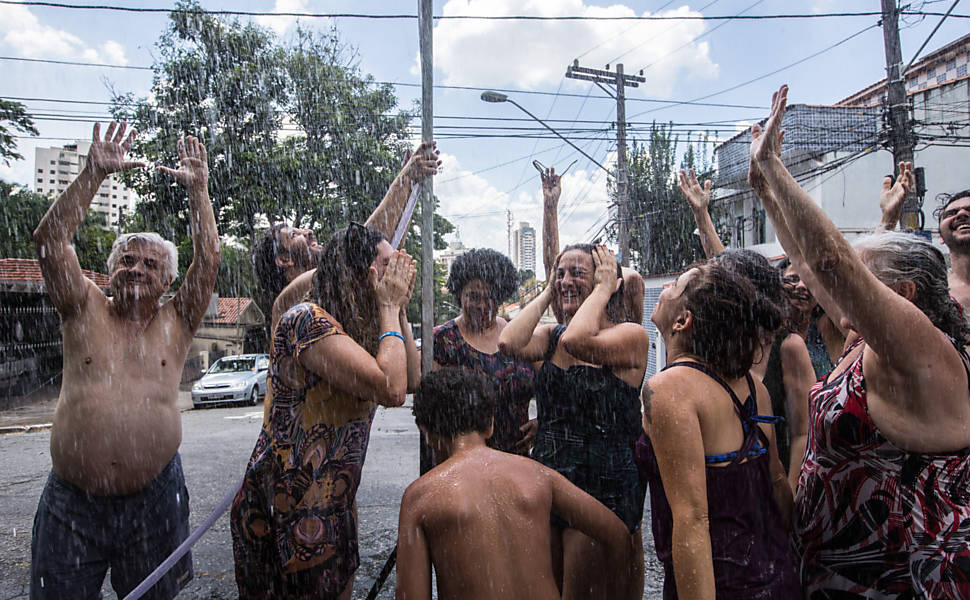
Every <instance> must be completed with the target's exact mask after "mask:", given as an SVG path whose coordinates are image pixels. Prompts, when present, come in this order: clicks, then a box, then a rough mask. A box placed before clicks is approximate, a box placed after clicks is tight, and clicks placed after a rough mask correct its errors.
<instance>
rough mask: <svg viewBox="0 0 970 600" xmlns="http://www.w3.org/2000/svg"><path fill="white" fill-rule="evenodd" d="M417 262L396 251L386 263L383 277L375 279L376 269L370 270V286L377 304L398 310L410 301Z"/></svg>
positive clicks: (402, 252) (405, 253)
mask: <svg viewBox="0 0 970 600" xmlns="http://www.w3.org/2000/svg"><path fill="white" fill-rule="evenodd" d="M417 273H418V267H417V261H415V260H413V259H412V258H411V256H410V255H409V254H408V253H407V252H404V251H403V250H397V251H395V252H394V254H393V255H391V260H390V261H388V263H387V268H386V269H385V270H384V276H383V277H381V278H380V280H378V279H377V269H375V268H374V267H371V268H370V279H371V285H373V286H374V292H375V293H376V294H377V301H378V303H379V304H382V305H386V306H391V307H394V308H395V309H399V308H401V307H402V306H404V305H405V304H407V303H408V300H410V299H411V292H412V291H413V289H414V280H415V277H417Z"/></svg>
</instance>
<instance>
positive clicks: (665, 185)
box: [610, 123, 727, 275]
mask: <svg viewBox="0 0 970 600" xmlns="http://www.w3.org/2000/svg"><path fill="white" fill-rule="evenodd" d="M678 141H679V140H678V138H677V136H675V135H674V134H673V129H672V126H671V125H663V124H660V125H658V124H657V123H653V124H652V125H651V127H650V133H649V137H648V139H647V141H646V143H645V144H634V145H633V148H632V149H631V150H630V153H629V160H628V165H629V181H630V186H629V199H630V204H629V206H630V209H629V214H630V226H629V232H630V252H631V258H632V260H631V264H632V265H634V266H635V267H636V268H637V269H638V270H639V271H640V272H641V273H643V274H644V275H647V274H660V273H676V272H678V271H681V270H683V268H684V267H686V266H687V265H689V264H691V263H692V262H694V261H696V260H700V259H703V258H704V251H703V248H702V247H701V244H700V238H698V237H697V236H696V235H694V233H693V232H694V229H695V228H696V225H695V223H694V217H693V214H692V213H691V211H690V207H689V206H688V205H687V201H686V200H685V199H684V197H683V196H682V195H681V193H680V190H679V189H677V175H678V172H679V169H678V168H676V164H677V160H676V159H677V146H678ZM680 168H681V169H691V168H693V169H694V170H695V171H697V172H698V178H701V179H703V178H705V177H710V176H711V174H712V171H713V169H712V167H711V164H710V162H709V161H708V160H707V159H706V158H705V157H703V156H698V155H697V153H696V152H695V150H694V146H693V145H692V144H688V146H687V150H686V152H685V153H684V155H683V158H682V160H681V163H680ZM610 184H611V192H612V193H613V195H614V197H615V182H613V181H611V182H610ZM711 217H712V219H714V223H715V226H716V227H717V228H718V230H719V231H722V230H723V229H724V227H723V225H722V226H719V223H720V213H719V212H718V211H717V210H716V209H715V210H714V213H713V214H712V215H711ZM612 234H613V239H615V235H616V231H615V229H614V230H613V231H612ZM722 239H724V238H722ZM725 241H727V240H726V239H725Z"/></svg>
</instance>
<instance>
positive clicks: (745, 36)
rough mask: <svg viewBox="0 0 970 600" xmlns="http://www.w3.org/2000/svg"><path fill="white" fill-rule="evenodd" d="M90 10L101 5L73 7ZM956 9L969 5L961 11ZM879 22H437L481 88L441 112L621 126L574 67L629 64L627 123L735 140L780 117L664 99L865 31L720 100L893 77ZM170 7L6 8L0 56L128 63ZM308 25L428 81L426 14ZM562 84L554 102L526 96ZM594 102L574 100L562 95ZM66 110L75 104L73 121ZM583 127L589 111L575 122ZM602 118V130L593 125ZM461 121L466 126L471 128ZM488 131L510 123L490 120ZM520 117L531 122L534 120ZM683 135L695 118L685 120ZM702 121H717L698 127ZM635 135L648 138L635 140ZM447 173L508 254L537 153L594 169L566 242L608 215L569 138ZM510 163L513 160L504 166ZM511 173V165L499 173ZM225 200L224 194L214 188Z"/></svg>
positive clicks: (1, 86) (55, 131)
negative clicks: (498, 93)
mask: <svg viewBox="0 0 970 600" xmlns="http://www.w3.org/2000/svg"><path fill="white" fill-rule="evenodd" d="M73 3H77V4H101V3H102V2H100V0H98V1H97V2H95V1H92V0H74V2H73ZM115 3H116V4H120V5H124V6H140V7H169V6H171V4H172V3H171V1H170V0H160V1H158V2H156V1H154V0H145V1H144V2H134V1H133V0H116V2H115ZM949 4H950V2H949V1H943V0H936V1H930V2H914V3H913V7H914V8H916V9H919V8H925V10H929V11H934V12H944V11H945V10H946V9H947V8H948V7H949ZM879 5H880V3H879V1H878V0H865V1H860V0H856V1H846V0H843V1H836V0H813V1H805V2H790V1H789V2H786V1H782V0H713V1H712V0H701V1H699V2H693V3H684V2H677V1H675V2H667V1H666V0H649V1H642V2H641V1H629V0H628V1H627V2H626V3H622V4H621V3H613V4H607V3H597V2H596V0H447V1H443V0H436V1H435V3H434V12H435V14H436V15H442V14H445V15H461V14H464V15H550V16H551V15H585V16H590V15H596V16H632V15H646V14H681V15H688V14H704V15H735V14H739V13H742V12H743V13H745V14H778V13H793V12H797V13H824V12H859V11H877V10H879ZM202 6H203V7H204V8H207V9H240V10H253V11H295V12H299V11H307V12H327V13H337V12H353V13H372V14H379V13H395V14H415V13H416V12H417V1H414V2H376V1H371V2H359V1H358V2H348V1H330V2H322V1H315V0H260V1H258V0H235V1H223V0H203V1H202ZM956 12H957V13H960V12H962V11H961V7H958V8H957V11H956ZM877 20H878V18H877V17H852V18H847V17H841V18H825V19H804V20H761V21H738V20H734V21H727V22H725V21H716V20H714V21H660V22H658V21H650V22H643V21H638V22H631V21H578V22H577V21H541V22H536V21H499V20H490V21H482V20H460V21H437V22H436V25H435V50H434V52H435V82H436V83H438V84H446V85H459V86H470V87H473V88H474V89H473V90H444V89H438V90H436V92H435V101H434V102H435V104H434V111H435V115H436V119H437V121H438V124H439V125H455V124H457V123H458V122H457V121H454V120H447V119H444V118H443V117H448V116H452V117H453V116H465V117H469V116H470V117H485V118H496V117H501V118H519V117H524V115H523V114H522V113H520V112H519V111H518V110H517V109H516V108H515V107H514V106H511V105H509V104H486V103H483V102H481V101H480V100H479V93H480V92H479V90H484V89H489V88H503V89H513V90H521V91H522V92H518V93H511V92H510V93H509V95H510V96H511V97H513V98H514V99H515V100H516V101H517V102H519V103H520V104H522V105H523V106H524V107H526V108H527V109H528V110H530V111H531V112H533V113H534V114H536V115H538V116H540V117H542V118H548V119H553V120H560V121H557V122H556V123H555V124H556V125H557V126H561V127H563V128H569V127H578V126H589V127H591V128H597V129H601V128H603V127H604V126H606V125H608V124H609V123H610V122H612V121H613V120H615V103H614V101H613V100H612V99H610V98H608V97H606V96H605V94H604V93H603V92H602V91H601V90H599V89H598V88H596V87H595V86H594V85H593V84H591V83H587V82H579V81H574V80H567V79H565V78H564V77H563V74H564V72H565V69H566V66H567V65H568V64H570V63H571V62H572V61H573V59H575V58H577V57H578V58H579V59H580V63H581V64H582V65H584V66H589V67H594V68H604V67H605V65H606V64H607V63H610V64H611V65H613V64H616V62H623V63H624V65H625V71H626V72H632V71H636V70H639V69H640V68H645V71H644V76H645V77H646V79H647V82H646V84H644V85H642V86H641V87H640V88H637V89H628V91H627V94H628V98H629V99H630V100H629V102H628V104H627V121H629V122H634V123H637V124H640V125H639V127H643V126H644V124H649V122H650V121H652V120H654V119H656V120H658V121H673V122H675V123H679V124H690V123H713V122H718V123H720V124H719V125H717V127H720V128H722V131H721V132H720V133H721V134H722V135H726V132H728V131H733V130H734V129H736V128H740V127H743V126H744V125H745V124H746V123H749V122H751V121H752V120H754V119H758V118H761V117H762V116H764V115H765V114H766V113H767V110H766V109H753V108H725V107H710V106H690V105H678V106H669V105H663V104H657V103H652V102H649V101H647V100H649V99H661V100H691V99H695V98H699V97H702V96H706V95H708V94H712V93H715V92H719V91H721V90H725V89H727V88H730V87H733V86H735V85H737V84H740V83H743V82H746V81H749V80H751V79H754V78H756V77H759V76H762V75H765V74H767V73H770V72H772V71H775V70H776V69H779V68H781V67H784V66H786V65H789V64H791V63H794V62H796V61H799V60H801V59H804V58H806V57H808V56H810V55H812V54H814V53H816V52H819V51H821V50H823V49H825V48H827V47H829V46H831V45H833V44H835V43H836V42H839V41H841V40H843V39H845V38H847V37H849V36H851V35H853V34H855V33H857V32H860V31H862V30H864V29H866V28H867V27H868V28H869V29H868V30H866V31H864V32H862V33H860V34H859V35H857V36H856V37H854V38H852V39H851V40H849V41H847V42H845V43H843V44H841V45H839V46H837V47H835V48H833V49H830V50H827V51H825V52H823V53H822V54H820V55H819V56H817V57H815V58H811V59H809V60H807V61H806V62H804V63H802V64H799V65H798V66H795V67H792V68H790V69H787V70H785V71H782V72H780V73H777V74H775V75H771V76H769V77H766V78H764V79H762V80H760V81H757V82H754V83H751V84H748V85H744V86H741V87H739V88H737V89H735V90H732V91H729V92H726V93H723V94H718V95H716V96H713V97H711V98H708V99H706V100H705V101H706V102H712V103H724V104H737V105H749V106H759V107H765V106H767V104H768V101H769V99H770V95H771V92H772V91H773V90H774V89H777V87H778V86H779V85H780V84H781V83H789V84H790V86H791V92H790V93H789V102H793V103H809V104H832V103H834V102H837V101H838V100H840V99H842V98H844V97H845V96H847V95H849V94H851V93H852V92H854V91H856V90H858V89H861V88H863V87H865V86H866V85H868V84H870V83H873V82H875V81H877V80H878V79H881V78H882V77H883V76H884V73H885V57H884V51H883V38H882V30H881V29H880V28H878V27H871V26H873V25H875V23H876V22H877ZM938 20H939V17H926V18H925V19H922V20H920V19H919V18H915V17H914V18H907V19H906V20H905V21H904V22H902V23H901V26H902V31H901V38H902V48H903V59H904V61H908V60H909V58H911V57H912V55H913V53H914V52H915V51H916V49H917V48H918V47H919V45H920V44H921V43H922V42H923V40H924V39H925V38H926V36H927V35H929V32H930V30H931V29H932V28H933V27H934V26H935V24H936V22H937V21H938ZM166 21H167V17H166V16H165V14H162V13H158V14H151V13H122V12H109V11H94V10H77V9H65V8H54V7H40V6H30V7H27V6H18V5H0V56H7V57H23V58H43V59H54V60H66V61H81V62H97V63H110V64H122V65H131V66H148V65H150V64H151V63H152V60H153V58H152V57H153V52H154V48H153V46H154V44H155V42H156V40H157V39H158V36H159V35H160V33H161V32H162V31H163V30H164V28H165V26H166ZM259 21H260V23H261V24H263V25H265V26H267V27H271V28H273V29H274V30H275V31H276V32H277V33H278V34H279V35H281V36H284V37H285V36H288V35H291V34H292V31H293V27H294V25H295V23H296V21H295V19H292V18H284V17H271V18H261V19H259ZM301 24H302V25H303V26H304V27H308V28H321V29H326V28H329V27H330V26H335V27H336V28H337V30H338V32H339V34H340V36H341V38H342V40H344V41H345V42H347V43H349V44H350V45H351V46H353V47H355V48H356V49H357V52H358V58H359V64H360V67H361V69H362V71H364V72H365V73H370V74H372V75H373V76H374V78H375V79H376V80H378V81H393V82H405V83H419V82H420V72H419V70H418V67H417V57H418V24H417V21H416V20H413V19H400V20H386V21H384V20H381V21H378V20H363V19H350V18H344V19H336V20H330V19H319V18H318V19H303V20H301ZM967 29H968V21H967V20H963V19H952V20H948V21H947V22H945V23H944V24H943V26H942V27H941V29H940V31H938V32H937V33H936V35H935V37H934V38H933V40H932V41H931V42H930V44H929V46H928V47H927V49H926V50H924V52H923V53H924V54H925V53H926V52H929V51H932V50H934V49H936V48H938V47H940V46H942V45H944V44H946V43H948V42H950V41H952V40H954V39H956V38H957V37H959V36H961V35H963V34H964V33H966V31H967ZM150 83H151V72H150V71H138V70H122V69H109V68H100V67H98V68H95V67H80V66H63V65H53V64H43V63H30V62H20V61H11V60H2V59H0V97H3V98H11V97H15V98H45V99H58V100H72V101H77V100H85V101H93V102H98V101H102V102H103V101H107V100H108V99H109V98H110V95H111V93H110V89H112V88H113V89H115V90H117V91H119V92H128V91H130V92H134V93H135V94H136V95H144V94H145V93H146V92H147V91H148V89H149V86H150ZM528 91H532V92H548V93H549V94H547V95H535V94H527V93H523V92H528ZM419 92H420V91H419V89H418V88H411V87H398V88H397V93H398V97H399V99H400V103H401V105H403V106H411V105H412V103H413V102H414V101H415V99H416V98H417V97H418V96H419ZM557 93H558V94H579V95H580V96H581V97H566V96H562V95H558V96H557V95H553V94H557ZM26 104H27V105H28V108H29V110H30V111H31V112H34V113H53V112H55V110H52V109H56V111H57V112H61V113H63V114H64V116H66V117H70V115H71V114H86V115H92V114H105V115H106V114H107V113H106V107H104V106H101V105H96V104H89V105H82V104H67V103H50V102H39V101H28V102H26ZM69 111H74V112H73V113H71V112H69ZM573 121H577V123H576V124H574V123H573ZM578 121H591V122H592V123H585V124H584V123H579V122H578ZM463 124H467V122H466V123H463ZM479 124H481V125H494V124H495V123H488V122H480V123H479ZM520 125H523V126H525V125H527V123H524V122H523V123H521V124H520ZM37 126H38V129H39V130H40V132H41V137H46V138H68V139H74V138H82V139H84V138H87V137H89V136H90V125H89V124H88V123H73V122H71V121H70V120H69V119H68V120H40V119H39V120H37ZM685 128H686V126H685ZM696 129H697V130H698V131H702V130H704V129H705V127H704V126H696ZM598 135H599V138H600V139H599V140H582V141H577V143H578V144H579V145H580V146H582V147H583V149H584V150H585V151H586V152H587V153H589V154H591V155H592V156H593V157H595V158H596V159H597V160H598V161H599V162H601V163H603V164H606V165H609V164H610V162H611V161H613V160H614V157H615V153H614V150H615V148H614V144H613V143H611V142H610V138H611V137H612V134H609V133H605V132H604V133H601V134H598ZM631 137H633V138H635V137H637V136H636V134H634V135H632V136H631ZM65 141H66V140H57V139H51V140H26V139H21V140H20V152H21V153H22V154H23V155H24V156H25V157H27V160H25V161H18V162H16V163H13V164H11V165H10V166H9V167H6V166H3V165H0V177H2V178H4V179H7V180H13V181H17V182H21V183H27V182H28V181H29V180H30V174H31V170H32V168H33V155H34V147H35V146H36V145H40V146H49V145H60V144H62V143H64V142H65ZM439 148H440V149H441V151H442V153H443V155H444V170H443V172H442V173H441V174H440V175H439V176H438V178H437V181H436V184H435V186H436V187H435V192H436V194H437V195H438V197H439V199H440V200H441V212H442V213H444V214H445V215H446V216H448V217H449V218H450V219H451V220H452V221H453V222H454V223H455V224H456V225H458V227H459V228H460V235H461V239H462V241H463V242H464V243H465V244H466V245H467V246H490V247H494V248H496V249H499V250H502V251H504V250H505V249H506V210H511V211H512V213H513V218H514V220H515V221H516V222H518V221H529V222H531V223H532V224H533V225H535V226H538V225H539V223H540V217H541V194H540V189H539V179H538V176H537V174H536V172H535V170H534V169H533V168H532V165H531V161H532V159H533V158H537V159H539V160H540V161H541V162H543V163H545V164H546V165H550V166H556V167H558V168H560V169H562V168H564V167H565V166H566V165H568V164H569V163H570V162H572V160H573V159H574V158H579V159H580V160H579V162H577V164H576V165H575V166H574V167H573V168H572V169H571V170H570V171H569V173H568V175H567V176H566V178H565V180H564V185H563V187H564V190H563V197H562V200H561V217H560V219H561V230H562V243H564V244H565V243H569V242H574V241H581V240H583V239H588V236H589V235H591V234H592V233H593V232H594V231H595V230H596V229H597V228H598V224H599V223H601V222H602V220H603V218H604V217H605V214H606V211H607V204H608V200H607V192H606V177H605V173H604V172H603V171H601V170H600V169H599V168H598V167H596V166H595V165H593V164H592V163H590V162H589V161H588V160H586V159H584V158H582V157H581V156H580V155H579V154H578V153H577V152H575V151H574V150H572V149H571V148H569V147H568V146H564V145H563V143H562V142H561V141H559V140H554V139H549V140H546V139H543V140H538V141H536V140H522V139H503V138H480V139H464V140H442V141H441V142H440V143H439ZM505 163H508V164H505ZM500 165H501V166H500ZM213 193H214V194H217V193H218V190H213Z"/></svg>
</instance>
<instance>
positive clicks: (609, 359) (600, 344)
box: [561, 246, 650, 368]
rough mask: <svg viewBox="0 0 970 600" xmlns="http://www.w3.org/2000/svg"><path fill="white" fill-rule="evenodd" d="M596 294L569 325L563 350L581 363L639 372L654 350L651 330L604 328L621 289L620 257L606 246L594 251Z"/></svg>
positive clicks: (629, 326) (625, 326)
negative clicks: (609, 306)
mask: <svg viewBox="0 0 970 600" xmlns="http://www.w3.org/2000/svg"><path fill="white" fill-rule="evenodd" d="M593 265H594V266H595V267H596V271H595V272H594V274H593V278H594V285H593V291H592V292H590V294H589V296H587V297H586V300H584V301H583V304H582V305H581V306H580V307H579V310H577V311H576V314H575V315H573V318H572V319H571V320H570V321H569V326H568V327H566V331H565V332H564V333H563V334H562V340H561V342H562V347H563V348H564V349H565V350H566V352H569V353H570V354H572V355H573V356H575V357H576V358H578V359H579V360H582V361H585V362H589V363H593V364H597V365H607V366H610V367H615V368H635V367H642V366H644V365H645V364H646V360H647V352H648V350H649V349H650V336H649V335H648V334H647V330H646V329H644V328H643V327H641V326H640V325H639V324H637V323H620V324H617V325H615V326H613V327H609V328H607V329H601V328H600V322H601V319H602V317H603V314H604V313H605V312H606V305H607V304H608V303H609V301H610V296H612V295H613V293H614V292H615V291H616V290H617V289H619V287H620V281H621V279H620V278H619V277H617V276H616V257H615V256H614V255H613V253H612V252H610V251H609V250H607V249H606V248H605V247H604V246H597V247H596V249H595V250H594V251H593Z"/></svg>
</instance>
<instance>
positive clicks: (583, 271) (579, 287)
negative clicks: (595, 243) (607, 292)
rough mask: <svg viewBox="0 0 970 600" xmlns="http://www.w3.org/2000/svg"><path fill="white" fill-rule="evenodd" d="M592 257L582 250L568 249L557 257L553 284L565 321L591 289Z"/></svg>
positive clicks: (577, 308)
mask: <svg viewBox="0 0 970 600" xmlns="http://www.w3.org/2000/svg"><path fill="white" fill-rule="evenodd" d="M593 271H594V269H593V257H592V256H590V255H589V254H588V253H586V252H583V251H582V250H570V251H569V252H566V253H565V254H563V255H562V257H561V258H560V259H559V266H558V267H557V268H556V281H555V285H556V287H557V290H558V292H559V298H560V302H561V303H562V310H563V313H564V314H565V316H566V322H567V323H568V322H569V319H570V318H572V316H573V315H574V314H576V311H577V310H579V307H580V306H581V305H582V304H583V300H585V299H586V296H589V293H590V292H591V291H592V290H593Z"/></svg>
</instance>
